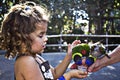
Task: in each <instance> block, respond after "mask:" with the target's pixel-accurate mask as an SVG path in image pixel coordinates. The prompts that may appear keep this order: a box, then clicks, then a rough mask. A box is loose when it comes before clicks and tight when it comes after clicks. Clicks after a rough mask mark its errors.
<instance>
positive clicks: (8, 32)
mask: <svg viewBox="0 0 120 80" xmlns="http://www.w3.org/2000/svg"><path fill="white" fill-rule="evenodd" d="M49 16H50V14H49V11H48V10H47V8H45V7H43V6H40V5H37V4H35V3H34V2H26V3H24V4H17V5H14V6H12V7H11V8H10V10H9V12H8V13H7V14H6V15H5V17H4V20H3V22H2V26H1V39H2V40H1V42H0V48H1V49H4V50H6V51H7V53H6V57H10V56H12V57H15V56H16V55H17V54H27V55H32V56H34V55H35V54H36V53H32V52H31V42H32V40H31V39H30V36H29V34H30V33H32V32H33V31H34V30H35V29H36V26H35V24H36V23H39V22H41V21H49Z"/></svg>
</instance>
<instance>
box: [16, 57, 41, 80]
mask: <svg viewBox="0 0 120 80" xmlns="http://www.w3.org/2000/svg"><path fill="white" fill-rule="evenodd" d="M18 72H19V73H21V74H22V75H24V77H25V79H26V80H31V79H34V80H39V79H37V78H43V76H42V74H41V71H40V68H39V65H38V64H37V62H36V61H35V58H34V57H32V56H22V57H20V58H19V59H17V60H16V62H15V73H18Z"/></svg>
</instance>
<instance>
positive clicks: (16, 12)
mask: <svg viewBox="0 0 120 80" xmlns="http://www.w3.org/2000/svg"><path fill="white" fill-rule="evenodd" d="M49 16H50V15H49V12H48V11H47V9H45V8H44V7H42V6H38V5H36V4H35V3H33V2H27V3H25V4H19V5H15V6H13V7H11V9H10V11H9V13H8V14H6V16H5V18H4V20H3V23H2V27H1V28H2V29H1V30H2V31H1V34H2V42H1V46H2V49H4V50H6V51H7V53H6V57H7V58H9V57H16V61H15V64H14V71H15V80H57V79H58V80H70V79H71V78H73V77H75V78H84V77H86V76H87V73H86V72H82V71H80V70H71V71H69V72H67V73H64V72H65V70H66V69H67V67H68V65H69V63H70V61H71V56H72V47H74V46H75V45H77V44H79V43H80V41H79V40H75V41H74V42H73V43H72V44H69V45H68V52H67V54H66V56H65V58H64V60H63V61H62V62H61V63H60V64H59V65H58V66H57V67H55V68H53V67H51V66H50V65H49V63H48V61H45V60H44V59H43V58H42V57H41V56H39V54H41V53H42V52H43V51H44V49H45V45H46V43H47V40H48V39H47V37H46V31H47V25H48V21H49Z"/></svg>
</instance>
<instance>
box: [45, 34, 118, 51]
mask: <svg viewBox="0 0 120 80" xmlns="http://www.w3.org/2000/svg"><path fill="white" fill-rule="evenodd" d="M47 36H48V38H59V39H60V43H59V44H48V45H47V47H65V46H67V45H66V44H63V43H62V42H61V40H62V38H63V37H84V38H105V44H104V46H105V47H106V52H108V48H107V47H110V46H118V45H120V43H118V44H109V43H108V42H109V38H120V35H81V34H60V35H47Z"/></svg>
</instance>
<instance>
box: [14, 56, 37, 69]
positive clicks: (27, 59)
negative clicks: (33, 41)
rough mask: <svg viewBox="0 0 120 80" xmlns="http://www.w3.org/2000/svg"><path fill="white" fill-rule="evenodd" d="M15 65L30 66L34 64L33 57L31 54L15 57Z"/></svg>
mask: <svg viewBox="0 0 120 80" xmlns="http://www.w3.org/2000/svg"><path fill="white" fill-rule="evenodd" d="M15 65H17V66H20V67H21V66H24V67H27V66H32V65H36V61H35V58H34V57H32V56H21V57H19V58H18V59H16V61H15Z"/></svg>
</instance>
